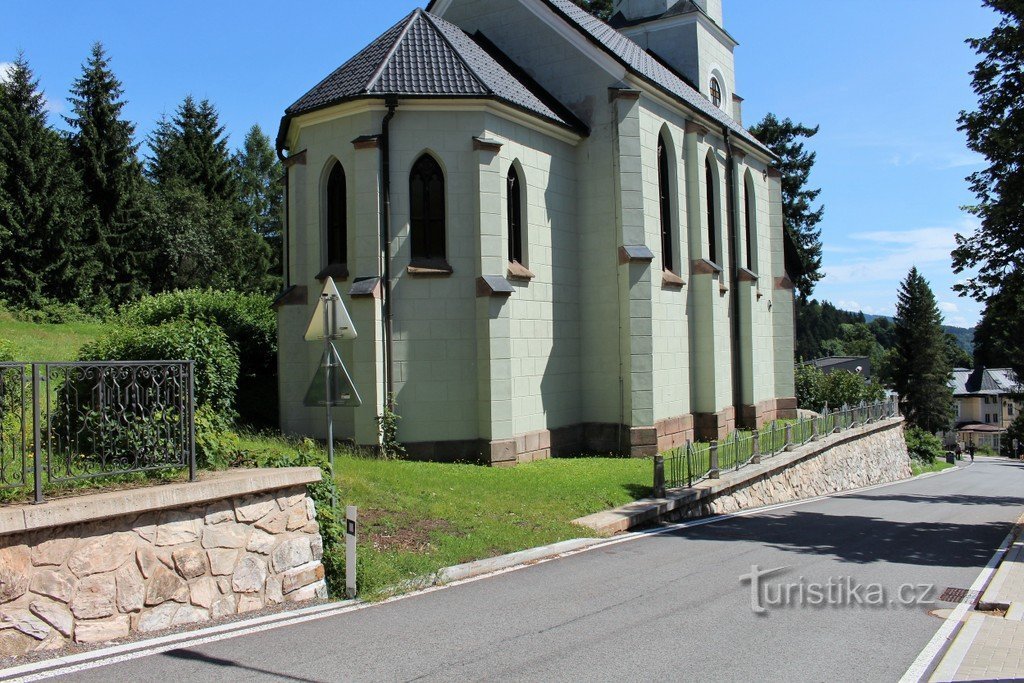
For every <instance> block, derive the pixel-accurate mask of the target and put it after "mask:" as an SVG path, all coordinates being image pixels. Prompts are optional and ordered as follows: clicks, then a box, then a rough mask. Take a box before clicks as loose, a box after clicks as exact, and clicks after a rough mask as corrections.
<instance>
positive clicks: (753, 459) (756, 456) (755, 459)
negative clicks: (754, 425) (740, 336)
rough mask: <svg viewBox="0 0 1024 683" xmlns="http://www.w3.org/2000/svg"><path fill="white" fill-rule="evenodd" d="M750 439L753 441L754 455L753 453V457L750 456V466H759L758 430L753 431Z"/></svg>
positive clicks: (759, 435) (759, 439)
mask: <svg viewBox="0 0 1024 683" xmlns="http://www.w3.org/2000/svg"><path fill="white" fill-rule="evenodd" d="M752 438H753V440H754V453H753V455H751V456H750V462H751V463H752V464H754V465H760V464H761V432H759V431H758V430H756V429H755V430H754V434H753V436H752Z"/></svg>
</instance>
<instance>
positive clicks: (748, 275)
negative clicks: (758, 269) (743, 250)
mask: <svg viewBox="0 0 1024 683" xmlns="http://www.w3.org/2000/svg"><path fill="white" fill-rule="evenodd" d="M737 275H739V279H740V282H757V281H758V276H757V273H755V272H754V271H752V270H750V269H749V268H740V269H739V270H738V271H737Z"/></svg>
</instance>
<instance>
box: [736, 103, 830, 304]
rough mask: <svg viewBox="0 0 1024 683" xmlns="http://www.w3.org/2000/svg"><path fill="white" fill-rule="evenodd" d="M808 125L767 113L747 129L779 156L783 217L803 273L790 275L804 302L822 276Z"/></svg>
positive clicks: (821, 211)
mask: <svg viewBox="0 0 1024 683" xmlns="http://www.w3.org/2000/svg"><path fill="white" fill-rule="evenodd" d="M818 129H819V127H818V126H815V127H814V128H811V127H809V126H805V125H803V124H802V123H794V122H793V121H792V120H790V119H785V120H782V121H780V120H779V119H778V117H776V116H775V115H774V114H768V115H766V116H765V117H764V119H762V120H761V122H760V123H758V124H756V125H754V126H751V128H750V132H751V133H752V134H753V135H754V136H755V137H756V138H757V139H758V140H760V141H761V142H763V143H764V144H765V145H766V146H767V147H768V148H769V149H771V150H772V151H773V152H775V154H776V155H778V157H779V171H780V172H781V173H782V218H783V223H784V225H785V229H786V231H787V232H788V233H789V237H791V238H792V241H793V244H794V246H795V248H796V254H797V256H799V259H800V265H801V270H802V273H799V274H793V273H791V275H792V276H793V284H794V285H796V288H797V291H798V292H799V293H800V303H806V302H807V300H808V298H809V297H810V296H811V293H812V292H813V291H814V286H815V284H817V282H818V281H819V280H820V279H821V278H822V277H823V273H822V272H821V230H820V229H819V228H818V227H817V226H818V223H820V222H821V219H822V217H823V216H824V215H825V207H824V206H818V207H814V206H813V205H814V203H815V202H816V201H817V199H818V196H819V195H820V194H821V190H820V189H810V188H808V187H807V183H808V180H809V179H810V175H811V169H813V168H814V161H815V159H816V157H817V153H816V152H808V151H806V149H805V147H804V143H803V141H802V140H806V139H810V138H812V137H814V136H815V135H817V134H818Z"/></svg>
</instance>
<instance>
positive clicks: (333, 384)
mask: <svg viewBox="0 0 1024 683" xmlns="http://www.w3.org/2000/svg"><path fill="white" fill-rule="evenodd" d="M362 404H363V401H362V399H361V398H359V392H358V391H356V387H355V384H353V383H352V377H350V376H349V374H348V370H347V369H346V368H345V364H344V363H342V362H341V355H340V354H338V349H336V348H335V346H334V344H332V343H331V342H327V349H326V350H325V351H324V355H323V357H322V358H321V359H320V367H319V368H317V371H316V375H314V376H313V382H312V383H311V384H310V385H309V389H308V390H307V391H306V398H305V399H304V400H303V405H305V406H306V407H307V408H323V407H331V408H358V407H359V406H361V405H362Z"/></svg>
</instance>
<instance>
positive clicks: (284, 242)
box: [277, 147, 292, 292]
mask: <svg viewBox="0 0 1024 683" xmlns="http://www.w3.org/2000/svg"><path fill="white" fill-rule="evenodd" d="M277 158H278V160H279V161H280V162H281V164H282V165H283V166H284V177H283V178H282V181H283V184H284V198H283V201H282V202H281V204H282V208H283V210H284V220H283V221H282V222H281V266H282V271H281V278H282V282H281V291H282V292H283V291H285V290H286V289H288V288H289V287H291V286H292V273H291V268H290V267H289V263H288V262H289V261H290V258H289V254H288V247H289V245H290V242H289V237H290V235H289V233H290V232H291V231H290V230H289V226H290V225H291V218H290V216H289V214H290V213H291V211H290V207H289V206H288V196H289V187H290V186H291V182H290V180H291V175H292V174H291V168H290V167H289V166H287V165H285V162H286V161H287V160H288V157H286V156H285V155H284V153H283V151H282V150H281V148H280V147H278V148H277Z"/></svg>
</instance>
